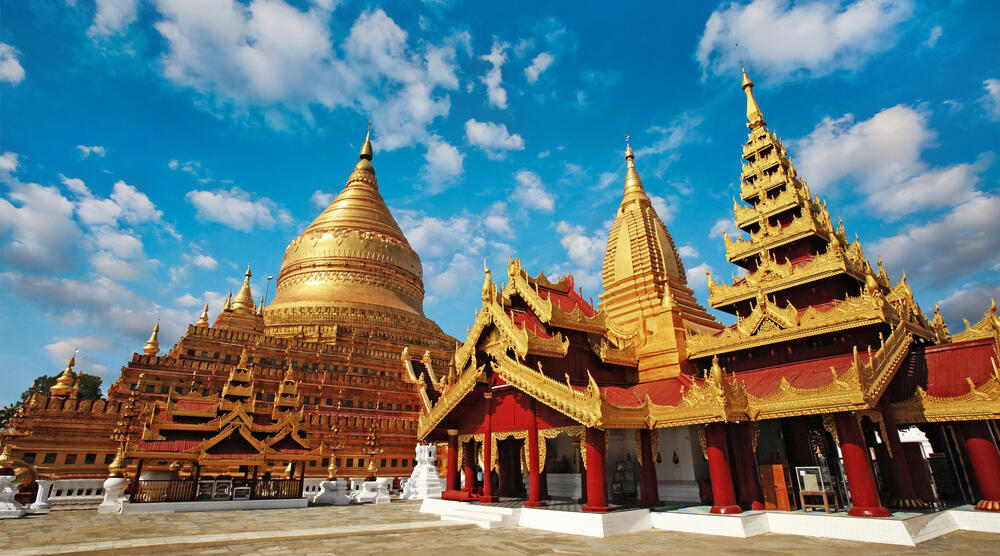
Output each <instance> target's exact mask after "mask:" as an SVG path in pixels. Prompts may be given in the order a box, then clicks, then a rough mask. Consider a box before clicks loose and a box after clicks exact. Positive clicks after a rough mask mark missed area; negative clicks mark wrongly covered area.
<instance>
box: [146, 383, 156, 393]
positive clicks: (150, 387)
mask: <svg viewBox="0 0 1000 556" xmlns="http://www.w3.org/2000/svg"><path fill="white" fill-rule="evenodd" d="M154 390H156V386H153V385H152V384H147V385H146V393H147V394H152V393H153V391H154Z"/></svg>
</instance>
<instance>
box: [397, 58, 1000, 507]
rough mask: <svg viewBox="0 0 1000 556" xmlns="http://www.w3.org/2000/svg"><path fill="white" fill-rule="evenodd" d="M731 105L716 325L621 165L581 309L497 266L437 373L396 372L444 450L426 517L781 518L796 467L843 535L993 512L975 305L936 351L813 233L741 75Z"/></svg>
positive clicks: (630, 163) (996, 376)
mask: <svg viewBox="0 0 1000 556" xmlns="http://www.w3.org/2000/svg"><path fill="white" fill-rule="evenodd" d="M742 88H743V90H744V91H745V93H746V100H747V122H748V123H747V127H748V128H749V135H748V138H747V141H746V142H745V143H744V144H743V146H742V158H743V164H742V172H741V177H742V179H741V184H740V191H739V197H740V199H741V201H742V202H740V201H734V213H735V222H736V226H737V228H738V229H739V230H740V231H741V237H737V238H730V237H728V236H726V237H725V238H724V241H725V247H726V256H727V259H728V260H729V261H730V262H731V263H733V264H735V265H737V266H738V267H740V272H739V276H738V277H736V276H734V278H733V280H732V282H731V283H725V284H723V283H717V282H716V281H715V280H714V279H713V278H712V277H711V276H709V277H708V289H709V303H710V305H711V306H712V307H713V308H715V309H717V310H720V311H724V312H727V313H730V314H733V315H734V316H735V317H736V322H735V324H733V325H731V326H723V325H722V324H720V323H719V322H717V321H716V320H715V319H714V318H713V317H712V316H710V315H709V314H707V313H706V310H705V309H704V308H703V307H702V306H701V305H699V303H698V301H697V300H696V299H695V297H694V294H693V291H692V290H691V289H690V288H689V287H688V286H687V275H686V273H685V271H684V265H683V262H682V261H681V259H680V256H679V255H678V252H677V249H676V248H675V246H674V242H673V239H672V238H671V235H670V233H669V232H668V231H667V229H666V227H665V226H664V224H663V222H662V221H661V220H660V218H659V217H658V216H657V214H656V211H655V210H654V209H653V206H652V204H651V202H650V199H649V197H648V196H647V195H646V193H645V191H644V189H643V185H642V181H641V179H640V177H639V174H638V172H637V170H636V168H635V164H634V158H635V157H634V154H633V152H632V150H631V147H630V146H626V151H625V162H626V174H625V187H624V194H623V197H622V201H621V204H620V206H619V208H618V211H617V213H616V216H615V220H614V224H613V225H612V227H611V232H610V236H609V238H608V244H607V250H606V256H605V259H604V266H603V275H602V278H603V285H604V293H602V294H601V295H600V303H599V304H598V306H597V307H594V305H593V304H592V303H590V302H588V301H586V300H585V299H584V297H583V294H582V291H578V290H576V289H575V287H574V284H573V278H572V276H566V277H564V278H562V279H561V280H559V281H557V282H552V281H550V280H549V279H547V278H546V277H545V275H544V274H539V275H538V276H537V277H532V276H530V275H529V274H528V273H527V272H526V271H525V270H524V269H523V268H522V265H521V262H520V261H519V260H512V261H510V262H509V264H508V266H507V276H506V282H505V283H504V284H503V285H498V284H497V283H496V282H495V281H494V279H493V277H492V276H491V274H490V271H489V270H486V271H485V272H486V276H485V280H484V282H483V286H482V306H481V307H480V308H479V309H478V310H477V312H476V318H475V321H474V322H473V323H472V325H471V327H470V328H469V331H468V335H467V337H466V339H465V341H464V343H463V344H462V345H461V346H459V348H458V350H457V351H456V353H455V356H454V363H453V365H450V366H449V368H448V369H447V371H445V370H443V367H437V368H435V367H434V366H432V365H431V364H429V363H428V362H427V361H421V360H417V359H416V358H415V357H411V356H410V355H409V353H408V352H406V351H404V353H403V366H404V368H405V370H406V372H407V374H408V375H409V377H410V378H411V380H413V381H415V382H416V383H417V385H418V388H419V393H420V398H421V400H422V405H421V413H420V419H419V425H418V429H417V436H418V438H420V439H421V440H425V441H434V442H447V444H448V448H449V449H448V459H447V469H446V477H447V490H446V492H445V493H444V498H446V499H451V500H478V501H480V502H481V503H490V502H494V501H496V500H497V497H498V496H521V497H524V498H526V499H527V500H526V502H525V506H526V507H538V506H543V505H545V503H546V502H545V499H546V497H547V496H550V495H551V493H552V492H553V491H554V490H555V489H554V488H553V487H554V482H555V480H556V479H557V478H558V479H559V480H560V481H562V480H564V479H565V477H566V476H567V475H571V476H574V477H575V476H578V477H579V485H580V489H579V490H577V491H576V492H580V493H581V494H582V500H581V501H582V502H585V505H584V506H583V510H584V511H585V512H604V511H607V510H608V509H609V506H610V502H617V503H623V502H624V503H629V501H630V496H632V497H634V498H632V499H631V500H634V502H635V503H637V504H639V505H643V506H654V505H657V504H659V503H660V501H661V500H669V501H684V502H691V501H694V502H697V501H698V500H699V498H701V499H705V500H708V501H709V502H710V503H711V512H712V513H739V512H742V511H744V510H747V509H761V508H769V509H793V508H795V507H797V506H799V503H798V500H797V499H796V496H795V492H796V491H797V490H799V487H798V485H796V484H795V482H794V480H793V479H794V477H792V476H791V474H792V469H794V468H795V467H797V466H816V468H818V469H823V476H822V480H823V482H825V483H827V486H828V487H829V490H830V494H831V496H832V497H833V498H835V500H834V503H835V504H836V499H839V500H840V504H839V505H842V506H847V505H848V502H847V498H848V497H849V501H850V502H849V506H850V510H849V513H850V514H851V515H853V516H887V515H889V512H888V510H887V509H886V506H888V507H892V508H902V509H913V508H920V507H924V506H926V505H927V504H929V503H932V502H935V501H937V500H938V499H939V498H941V499H950V500H951V501H955V502H957V503H961V502H962V501H963V499H964V500H971V501H974V502H976V503H977V505H976V507H977V508H978V509H981V510H993V511H997V510H1000V453H998V450H997V442H996V439H997V438H998V432H1000V430H998V428H997V418H998V416H1000V368H998V365H1000V363H998V359H1000V319H998V316H997V309H996V306H995V304H994V305H993V306H992V307H990V309H989V310H988V311H987V312H986V314H985V316H984V318H983V320H981V321H980V322H978V323H977V324H975V325H969V324H968V323H967V330H966V331H964V332H962V333H961V334H957V335H955V336H954V337H952V336H951V335H950V334H949V331H948V329H947V327H946V326H945V324H944V321H943V319H942V318H941V316H940V314H938V312H937V308H935V311H934V315H933V318H932V319H928V318H927V317H926V316H925V315H924V313H923V312H922V310H921V309H920V307H919V306H918V305H917V303H916V302H915V301H914V299H913V294H912V291H911V290H910V287H909V285H908V284H907V282H906V278H905V275H903V278H902V279H901V280H900V281H899V282H897V283H895V284H893V283H892V281H891V280H890V278H889V275H888V273H887V271H886V270H885V269H884V268H883V267H882V264H881V260H879V261H878V262H877V264H876V266H875V267H873V266H872V265H871V264H870V263H869V261H868V259H867V258H866V257H865V255H864V252H863V250H862V245H861V242H860V241H859V240H858V239H857V238H855V239H854V240H853V241H851V240H850V239H849V238H848V236H847V232H846V230H845V227H844V225H843V224H842V223H841V222H838V223H837V225H834V224H833V221H832V220H831V217H830V214H829V212H828V211H827V208H826V203H825V202H823V201H822V200H820V199H819V197H818V196H814V195H812V194H811V192H810V191H809V188H808V186H807V184H806V181H805V179H804V178H802V177H800V176H799V175H798V174H797V173H796V171H795V168H794V167H793V165H792V163H791V160H790V159H789V157H788V153H787V152H786V150H785V148H784V146H783V144H782V143H781V141H780V139H778V137H777V136H776V135H775V134H774V132H773V131H770V130H769V129H768V128H767V124H766V122H765V121H764V118H763V114H762V112H761V110H760V108H759V106H758V105H757V102H756V100H755V99H754V95H753V83H752V82H751V81H750V79H749V78H748V77H747V76H746V73H745V72H744V74H743V83H742ZM438 369H442V370H438ZM900 426H905V427H909V426H916V427H918V428H919V429H920V430H922V431H923V432H924V433H925V434H926V435H927V437H928V438H929V439H930V442H931V444H932V445H933V446H934V452H935V454H936V455H937V454H940V455H941V457H936V458H934V461H933V462H932V463H935V464H936V465H932V466H931V468H932V470H933V471H934V479H935V480H934V483H935V484H936V486H937V494H935V491H934V490H933V489H932V488H931V487H930V483H931V479H930V477H929V474H928V471H927V468H928V467H927V465H926V464H925V462H924V456H923V453H922V452H921V451H920V446H919V445H918V444H917V445H914V444H913V443H909V442H908V443H905V444H904V443H902V442H901V441H900V436H899V427H900ZM914 447H915V448H916V450H914ZM671 452H672V454H671ZM838 452H839V455H838ZM663 454H668V455H667V456H664V455H663ZM873 454H874V456H873ZM841 460H842V464H841V463H840V461H841ZM478 470H485V471H486V472H485V474H484V477H483V480H482V481H481V482H482V484H481V487H480V486H479V481H478V480H477V471H478ZM462 475H464V481H463V480H462V478H463V477H462ZM525 475H526V476H527V479H528V480H527V484H528V487H527V492H523V487H522V486H521V485H522V481H523V479H522V477H523V476H525ZM664 479H665V480H664ZM463 482H464V487H463V486H462V485H463ZM831 483H832V484H831ZM845 486H846V488H845ZM825 492H826V491H825V490H824V493H825ZM838 493H839V494H838ZM609 494H610V497H611V499H610V500H609Z"/></svg>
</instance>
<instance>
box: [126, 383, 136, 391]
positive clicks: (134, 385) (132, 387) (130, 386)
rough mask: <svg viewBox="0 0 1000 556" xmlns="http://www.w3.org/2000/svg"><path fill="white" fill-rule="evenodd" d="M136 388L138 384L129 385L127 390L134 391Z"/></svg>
mask: <svg viewBox="0 0 1000 556" xmlns="http://www.w3.org/2000/svg"><path fill="white" fill-rule="evenodd" d="M136 386H138V384H129V385H128V389H129V390H135V388H136Z"/></svg>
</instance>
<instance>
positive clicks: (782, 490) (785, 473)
mask: <svg viewBox="0 0 1000 556" xmlns="http://www.w3.org/2000/svg"><path fill="white" fill-rule="evenodd" d="M759 470H760V486H761V489H762V490H763V491H764V508H765V509H768V510H784V511H791V510H794V509H796V507H797V505H796V503H795V487H794V486H793V485H792V472H791V469H790V468H789V466H788V463H787V462H775V463H772V464H767V465H761V466H760V468H759Z"/></svg>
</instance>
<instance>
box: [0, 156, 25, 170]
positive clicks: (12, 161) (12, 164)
mask: <svg viewBox="0 0 1000 556" xmlns="http://www.w3.org/2000/svg"><path fill="white" fill-rule="evenodd" d="M19 165H20V164H19V162H18V156H17V153H12V152H5V153H3V154H0V172H16V171H17V168H18V166H19Z"/></svg>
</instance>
